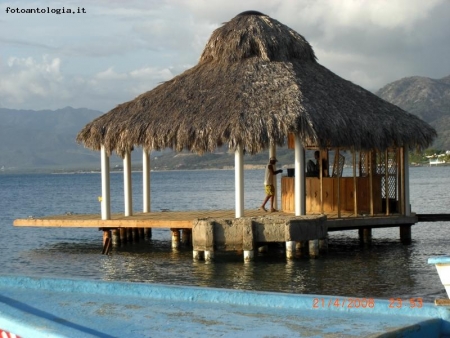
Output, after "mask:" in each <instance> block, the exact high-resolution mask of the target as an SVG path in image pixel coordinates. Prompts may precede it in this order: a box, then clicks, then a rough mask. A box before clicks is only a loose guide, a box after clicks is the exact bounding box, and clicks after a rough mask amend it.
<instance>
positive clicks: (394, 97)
mask: <svg viewBox="0 0 450 338" xmlns="http://www.w3.org/2000/svg"><path fill="white" fill-rule="evenodd" d="M376 95H378V96H380V97H381V98H383V99H384V100H386V101H389V102H391V103H393V104H395V105H397V106H399V107H401V108H403V109H404V110H406V111H408V112H410V113H412V114H414V115H417V116H419V117H420V118H421V119H423V120H424V121H426V122H428V123H429V124H430V125H432V126H433V127H434V128H435V129H436V130H437V132H438V138H437V139H436V141H435V142H434V144H433V146H432V147H433V148H434V149H441V150H450V76H447V77H444V78H442V79H430V78H426V77H420V76H413V77H407V78H403V79H400V80H398V81H395V82H392V83H389V84H387V85H386V86H384V87H383V88H381V89H380V90H378V91H377V92H376ZM101 114H103V113H102V112H100V111H97V110H90V109H86V108H80V109H75V108H72V107H65V108H62V109H58V110H40V111H34V110H14V109H6V108H0V121H1V122H0V172H4V171H30V170H44V171H48V170H52V171H54V170H62V171H65V170H81V169H84V170H95V169H98V168H99V167H100V156H99V153H98V152H95V151H91V150H89V149H85V148H84V147H83V146H82V145H79V144H77V143H76V141H75V137H76V135H77V133H78V132H79V131H80V130H81V129H82V128H83V127H84V126H85V125H86V124H87V123H88V122H90V121H92V120H93V119H95V118H96V117H98V116H100V115H101ZM277 156H278V157H279V159H280V163H290V162H292V151H290V150H288V149H285V148H284V149H283V148H282V149H279V150H278V153H277ZM267 158H268V154H267V152H265V153H261V154H257V155H255V156H245V163H246V164H247V165H248V166H250V167H251V166H257V165H262V164H265V163H266V162H267ZM151 159H152V160H151V166H152V168H153V169H163V170H164V169H205V168H226V167H232V166H234V154H230V153H229V152H228V151H227V149H226V148H222V149H218V150H217V151H216V152H215V153H212V154H205V155H203V156H198V155H196V154H192V153H189V152H182V153H178V154H177V153H174V152H172V151H169V150H167V151H163V152H152V154H151ZM132 161H133V162H140V161H141V153H140V151H134V152H133V154H132ZM121 165H122V161H121V159H120V158H118V157H117V156H112V158H111V166H112V168H120V167H121Z"/></svg>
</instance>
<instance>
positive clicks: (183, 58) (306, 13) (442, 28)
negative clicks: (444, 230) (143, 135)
mask: <svg viewBox="0 0 450 338" xmlns="http://www.w3.org/2000/svg"><path fill="white" fill-rule="evenodd" d="M27 9H34V10H36V9H39V13H37V12H35V13H21V12H22V11H26V10H27ZM69 10H70V11H71V12H72V13H68V12H69ZM246 10H257V11H260V12H262V13H264V14H267V15H269V16H270V17H272V18H274V19H276V20H278V21H280V22H281V23H283V24H285V25H287V26H289V27H291V28H292V29H294V30H295V31H297V32H298V33H300V34H301V35H303V36H304V37H305V38H306V39H307V40H308V41H309V43H310V44H311V45H312V47H313V49H314V51H315V53H316V56H317V58H318V62H319V63H320V64H322V65H323V66H325V67H327V68H328V69H329V70H331V71H333V72H334V73H336V74H337V75H339V76H341V77H343V78H345V79H347V80H350V81H352V82H354V83H356V84H358V85H360V86H362V87H364V88H366V89H368V90H370V91H373V92H375V91H377V90H378V89H380V88H381V87H383V86H384V85H386V84H388V83H390V82H393V81H396V80H399V79H401V78H404V77H409V76H424V77H430V78H433V79H439V78H443V77H445V76H448V75H450V29H449V26H448V23H449V22H450V0H426V1H425V0H260V1H256V0H247V1H242V0H226V1H224V0H220V1H219V0H162V1H158V0H128V1H125V0H123V1H122V0H89V1H86V0H66V1H29V0H19V1H4V0H0V108H10V109H33V110H42V109H52V110H54V109H58V108H63V107H66V106H72V107H74V108H89V109H96V110H100V111H102V112H107V111H109V110H110V109H112V108H114V107H115V106H117V105H118V104H120V103H123V102H126V101H129V100H132V99H133V98H135V97H136V96H138V95H139V94H142V93H144V92H146V91H148V90H151V89H153V88H154V87H156V86H157V85H158V84H160V83H161V82H164V81H167V80H170V79H171V78H172V77H174V76H176V75H178V74H181V73H182V72H183V71H184V70H186V69H188V68H191V67H193V66H195V65H196V64H197V62H198V60H199V57H200V55H201V53H202V51H203V48H204V46H205V45H206V43H207V41H208V39H209V37H210V36H211V34H212V32H213V31H214V29H216V28H218V27H220V26H221V25H222V24H223V23H224V22H227V21H229V20H231V19H232V18H233V17H235V16H236V15H237V14H239V13H241V12H243V11H246ZM47 11H48V12H50V13H47ZM63 11H64V12H65V13H63ZM57 12H60V14H57Z"/></svg>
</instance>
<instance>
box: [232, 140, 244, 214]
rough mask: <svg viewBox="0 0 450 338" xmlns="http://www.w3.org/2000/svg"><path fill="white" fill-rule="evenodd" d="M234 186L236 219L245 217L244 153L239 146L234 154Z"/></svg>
mask: <svg viewBox="0 0 450 338" xmlns="http://www.w3.org/2000/svg"><path fill="white" fill-rule="evenodd" d="M234 185H235V193H236V218H240V217H243V216H244V151H243V149H242V146H241V145H239V146H238V147H237V148H236V151H235V152H234Z"/></svg>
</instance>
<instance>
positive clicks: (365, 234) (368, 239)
mask: <svg viewBox="0 0 450 338" xmlns="http://www.w3.org/2000/svg"><path fill="white" fill-rule="evenodd" d="M358 234H359V240H360V241H361V243H364V244H371V243H372V228H363V229H358Z"/></svg>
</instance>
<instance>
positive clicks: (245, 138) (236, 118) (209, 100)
mask: <svg viewBox="0 0 450 338" xmlns="http://www.w3.org/2000/svg"><path fill="white" fill-rule="evenodd" d="M289 132H293V133H296V134H298V135H299V136H300V138H301V139H302V141H303V143H304V144H305V145H316V146H318V147H320V148H324V147H327V146H330V147H341V148H350V149H356V150H359V149H379V150H384V149H386V148H387V147H391V146H408V147H410V148H413V147H418V148H425V147H427V146H429V145H430V144H431V142H432V141H433V139H434V138H435V137H436V132H435V130H434V129H433V128H432V127H430V126H429V125H428V124H427V123H425V122H423V121H422V120H420V119H419V118H418V117H416V116H414V115H412V114H409V113H407V112H405V111H404V110H402V109H400V108H399V107H397V106H395V105H392V104H390V103H388V102H386V101H384V100H382V99H381V98H379V97H378V96H376V95H374V94H372V93H371V92H369V91H367V90H365V89H363V88H361V87H360V86H357V85H355V84H353V83H351V82H349V81H346V80H344V79H342V78H340V77H339V76H337V75H336V74H334V73H333V72H331V71H329V70H328V69H326V68H325V67H323V66H321V65H320V64H319V63H317V61H316V57H315V55H314V51H313V49H312V47H311V46H310V44H309V43H308V42H307V41H306V40H305V38H304V37H303V36H301V35H300V34H298V33H297V32H295V31H293V30H292V29H290V28H289V27H287V26H285V25H283V24H281V23H280V22H278V21H277V20H275V19H272V18H270V17H268V16H266V15H264V14H261V13H258V12H253V11H251V12H244V13H241V14H240V15H238V16H236V17H235V18H233V19H232V20H231V21H229V22H227V23H225V24H224V25H223V26H222V27H220V28H218V29H216V30H215V31H214V32H213V34H212V36H211V38H210V39H209V41H208V43H207V44H206V47H205V49H204V51H203V54H202V55H201V57H200V61H199V62H198V64H197V65H196V66H195V67H193V68H191V69H188V70H186V71H185V72H184V73H182V74H180V75H178V76H176V77H174V78H173V79H172V80H170V81H167V82H164V83H162V84H161V85H159V86H157V87H156V88H154V89H153V90H151V91H148V92H146V93H144V94H142V95H140V96H138V97H137V98H135V99H134V100H132V101H129V102H126V103H123V104H120V105H119V106H117V107H116V108H114V109H112V110H111V111H110V112H108V113H106V114H104V115H102V116H100V117H99V118H97V119H96V120H94V121H92V122H91V123H89V124H87V125H86V126H85V127H84V128H83V130H81V131H80V133H79V134H78V136H77V141H78V142H80V143H83V144H84V145H85V146H86V147H88V148H91V149H94V150H99V149H100V147H101V145H102V144H104V145H105V147H106V149H107V151H108V152H112V151H116V152H117V153H118V154H119V155H123V154H124V153H125V151H126V150H127V149H131V148H132V147H133V146H145V147H147V148H148V149H155V150H160V149H164V148H167V147H169V148H173V149H174V150H176V151H181V150H183V149H188V150H191V151H194V152H198V153H203V152H206V151H213V150H214V149H216V148H217V147H219V146H221V145H224V144H227V145H228V146H229V147H230V148H231V149H235V148H236V146H237V145H238V144H242V145H243V146H244V148H245V149H246V151H247V152H249V153H252V154H253V153H257V152H260V151H262V150H264V149H266V148H267V147H268V146H269V145H270V142H271V141H272V142H274V143H275V144H278V145H284V144H286V138H287V135H288V133H289Z"/></svg>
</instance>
